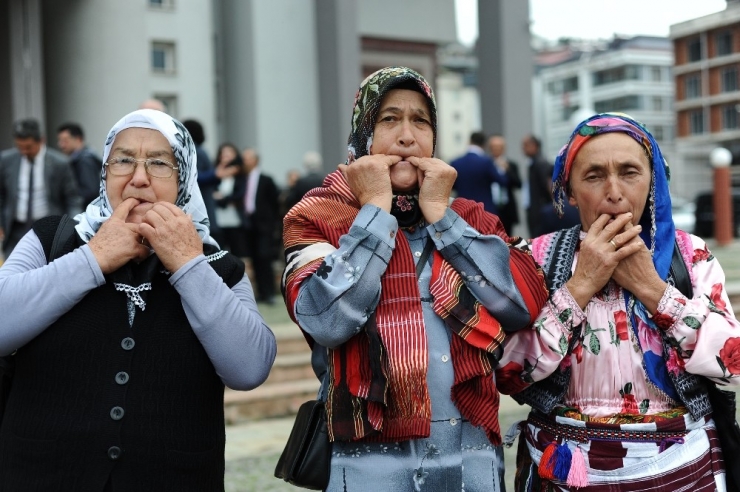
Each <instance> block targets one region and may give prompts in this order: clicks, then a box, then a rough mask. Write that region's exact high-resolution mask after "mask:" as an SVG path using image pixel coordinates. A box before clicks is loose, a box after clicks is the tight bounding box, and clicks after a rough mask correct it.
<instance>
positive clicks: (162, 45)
mask: <svg viewBox="0 0 740 492" xmlns="http://www.w3.org/2000/svg"><path fill="white" fill-rule="evenodd" d="M152 71H153V72H160V73H173V72H174V71H175V43H168V42H162V41H153V42H152Z"/></svg>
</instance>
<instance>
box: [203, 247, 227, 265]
mask: <svg viewBox="0 0 740 492" xmlns="http://www.w3.org/2000/svg"><path fill="white" fill-rule="evenodd" d="M226 253H227V251H226V250H223V249H222V250H220V251H217V252H215V253H213V254H212V255H208V256H206V261H207V262H208V263H210V262H212V261H216V260H220V259H221V258H223V257H224V256H226Z"/></svg>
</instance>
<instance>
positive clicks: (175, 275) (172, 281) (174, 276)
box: [170, 254, 206, 286]
mask: <svg viewBox="0 0 740 492" xmlns="http://www.w3.org/2000/svg"><path fill="white" fill-rule="evenodd" d="M204 261H206V257H205V255H202V254H201V255H198V256H196V257H195V258H193V259H192V260H190V261H188V262H187V263H185V264H184V265H183V266H181V267H180V268H179V269H178V270H177V271H176V272H175V273H173V274H172V276H171V277H170V285H172V286H174V285H175V284H176V283H177V281H178V280H180V279H181V278H182V276H183V275H185V274H186V273H188V272H189V271H190V270H192V269H193V268H195V266H196V265H198V264H200V263H202V262H204Z"/></svg>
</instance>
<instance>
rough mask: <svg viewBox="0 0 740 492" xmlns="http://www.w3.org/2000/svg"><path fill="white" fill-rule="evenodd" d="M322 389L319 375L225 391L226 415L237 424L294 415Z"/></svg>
mask: <svg viewBox="0 0 740 492" xmlns="http://www.w3.org/2000/svg"><path fill="white" fill-rule="evenodd" d="M318 391H319V382H318V380H317V379H316V378H315V377H312V378H310V379H300V380H295V381H283V382H279V383H271V384H263V385H262V386H260V387H258V388H255V389H253V390H252V391H236V390H232V389H229V388H227V389H226V391H224V417H225V419H226V423H228V424H233V423H238V422H244V421H247V420H259V419H263V418H268V417H282V416H286V415H294V414H295V413H296V412H297V411H298V408H299V407H300V406H301V404H303V403H304V402H305V401H307V400H313V399H315V398H316V395H317V393H318Z"/></svg>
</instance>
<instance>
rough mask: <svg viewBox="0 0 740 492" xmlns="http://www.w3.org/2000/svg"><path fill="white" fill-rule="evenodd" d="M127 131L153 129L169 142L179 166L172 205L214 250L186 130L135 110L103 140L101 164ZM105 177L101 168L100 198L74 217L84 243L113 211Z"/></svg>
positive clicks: (166, 119)
mask: <svg viewBox="0 0 740 492" xmlns="http://www.w3.org/2000/svg"><path fill="white" fill-rule="evenodd" d="M127 128H148V129H150V130H157V131H158V132H159V133H161V134H162V135H164V136H165V138H166V139H167V141H169V143H170V145H171V146H172V152H173V153H174V154H175V159H176V160H177V167H179V171H178V184H177V199H176V200H175V205H177V206H178V207H180V208H181V209H182V211H183V212H185V213H186V214H190V216H191V217H192V220H193V225H195V229H196V230H197V231H198V235H199V236H200V238H201V239H202V240H203V242H204V243H208V244H212V245H214V246H216V247H218V244H217V243H216V241H214V239H213V238H212V237H211V236H210V222H209V220H208V214H207V213H206V207H205V204H204V203H203V196H202V195H201V194H200V189H199V188H198V169H197V165H196V164H197V162H196V155H195V143H193V139H192V138H191V136H190V133H189V132H188V131H187V129H185V127H184V126H183V124H182V123H180V122H179V121H177V120H176V119H175V118H173V117H172V116H170V115H168V114H167V113H163V112H161V111H156V110H153V109H139V110H137V111H134V112H132V113H129V114H127V115H126V116H124V117H123V118H121V119H120V120H118V122H117V123H116V124H115V125H113V128H111V130H110V132H108V137H107V138H106V139H105V148H104V149H103V162H105V161H107V160H108V156H109V155H110V151H111V147H112V146H113V142H114V141H115V139H116V135H118V133H120V132H121V131H123V130H126V129H127ZM105 176H106V167H105V166H103V170H102V173H101V180H100V196H98V198H96V199H95V200H93V201H92V202H90V203H89V204H88V205H87V209H85V211H84V212H82V213H81V214H78V215H77V216H75V220H76V221H77V222H78V224H77V226H75V229H76V230H77V233H78V234H79V235H80V237H81V238H82V240H83V241H85V242H88V241H90V239H92V237H93V236H94V235H95V233H96V232H98V230H99V229H100V226H101V225H103V222H105V221H106V220H108V219H109V218H110V216H111V215H112V214H113V208H112V207H111V205H110V200H108V193H107V190H106V183H105Z"/></svg>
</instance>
